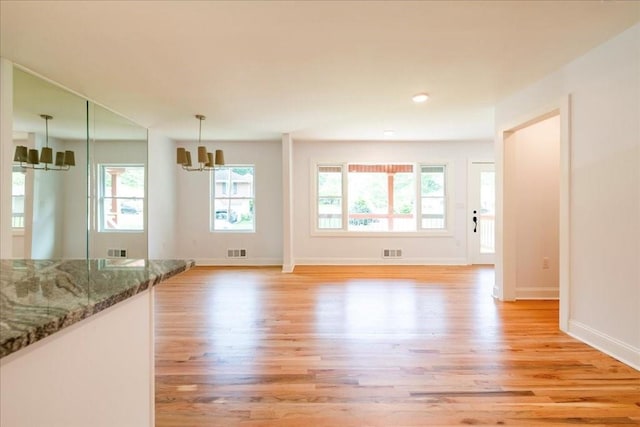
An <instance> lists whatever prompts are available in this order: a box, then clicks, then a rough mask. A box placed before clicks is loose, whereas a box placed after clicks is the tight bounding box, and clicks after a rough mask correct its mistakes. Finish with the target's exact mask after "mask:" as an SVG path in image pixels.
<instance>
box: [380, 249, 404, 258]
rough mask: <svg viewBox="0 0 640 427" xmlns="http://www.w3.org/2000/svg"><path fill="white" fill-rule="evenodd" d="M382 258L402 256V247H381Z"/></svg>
mask: <svg viewBox="0 0 640 427" xmlns="http://www.w3.org/2000/svg"><path fill="white" fill-rule="evenodd" d="M382 258H402V249H383V250H382Z"/></svg>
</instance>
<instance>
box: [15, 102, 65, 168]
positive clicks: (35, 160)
mask: <svg viewBox="0 0 640 427" xmlns="http://www.w3.org/2000/svg"><path fill="white" fill-rule="evenodd" d="M40 117H42V118H43V119H44V123H45V144H44V147H42V151H41V152H40V154H39V155H38V150H36V149H35V148H27V147H26V146H24V145H18V146H17V147H16V152H15V155H14V156H13V161H14V162H18V163H19V165H20V167H22V168H24V169H41V170H45V171H67V170H69V169H70V168H71V166H75V165H76V158H75V155H74V154H73V151H69V150H66V151H58V152H56V159H55V163H54V162H53V150H52V149H51V147H49V120H52V119H53V117H52V116H50V115H48V114H40Z"/></svg>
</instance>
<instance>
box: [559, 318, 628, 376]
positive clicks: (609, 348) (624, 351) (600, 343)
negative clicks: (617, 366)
mask: <svg viewBox="0 0 640 427" xmlns="http://www.w3.org/2000/svg"><path fill="white" fill-rule="evenodd" d="M567 333H568V334H569V335H571V336H572V337H574V338H575V339H577V340H580V341H582V342H584V343H585V344H588V345H590V346H591V347H594V348H597V349H598V350H600V351H601V352H603V353H605V354H608V355H609V356H611V357H613V358H615V359H618V360H619V361H621V362H622V363H625V364H627V365H629V366H631V367H632V368H634V369H637V370H638V371H640V348H636V347H634V346H632V345H629V344H627V343H624V342H622V341H620V340H618V339H616V338H613V337H610V336H609V335H607V334H604V333H602V332H600V331H597V330H595V329H593V328H592V327H590V326H587V325H585V324H584V323H581V322H578V321H576V320H570V321H569V330H568V331H567Z"/></svg>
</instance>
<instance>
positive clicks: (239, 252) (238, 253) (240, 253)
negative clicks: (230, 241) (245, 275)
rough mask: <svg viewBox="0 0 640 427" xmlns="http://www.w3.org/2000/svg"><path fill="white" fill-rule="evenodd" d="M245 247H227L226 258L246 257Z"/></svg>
mask: <svg viewBox="0 0 640 427" xmlns="http://www.w3.org/2000/svg"><path fill="white" fill-rule="evenodd" d="M246 257H247V250H246V249H227V258H246Z"/></svg>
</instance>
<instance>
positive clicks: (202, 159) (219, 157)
mask: <svg viewBox="0 0 640 427" xmlns="http://www.w3.org/2000/svg"><path fill="white" fill-rule="evenodd" d="M205 118H206V117H205V116H203V115H202V114H196V119H198V121H199V122H200V127H199V130H198V165H197V166H194V165H193V164H192V163H191V153H190V152H189V150H186V149H184V148H182V147H179V148H178V152H177V160H178V161H177V163H178V164H179V165H181V166H182V169H184V170H186V171H189V172H194V171H208V170H213V169H215V168H216V167H219V166H224V153H223V152H222V150H216V151H215V157H214V155H213V153H210V152H208V151H207V147H205V146H204V145H200V144H202V142H201V141H202V121H203V120H204V119H205Z"/></svg>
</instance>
